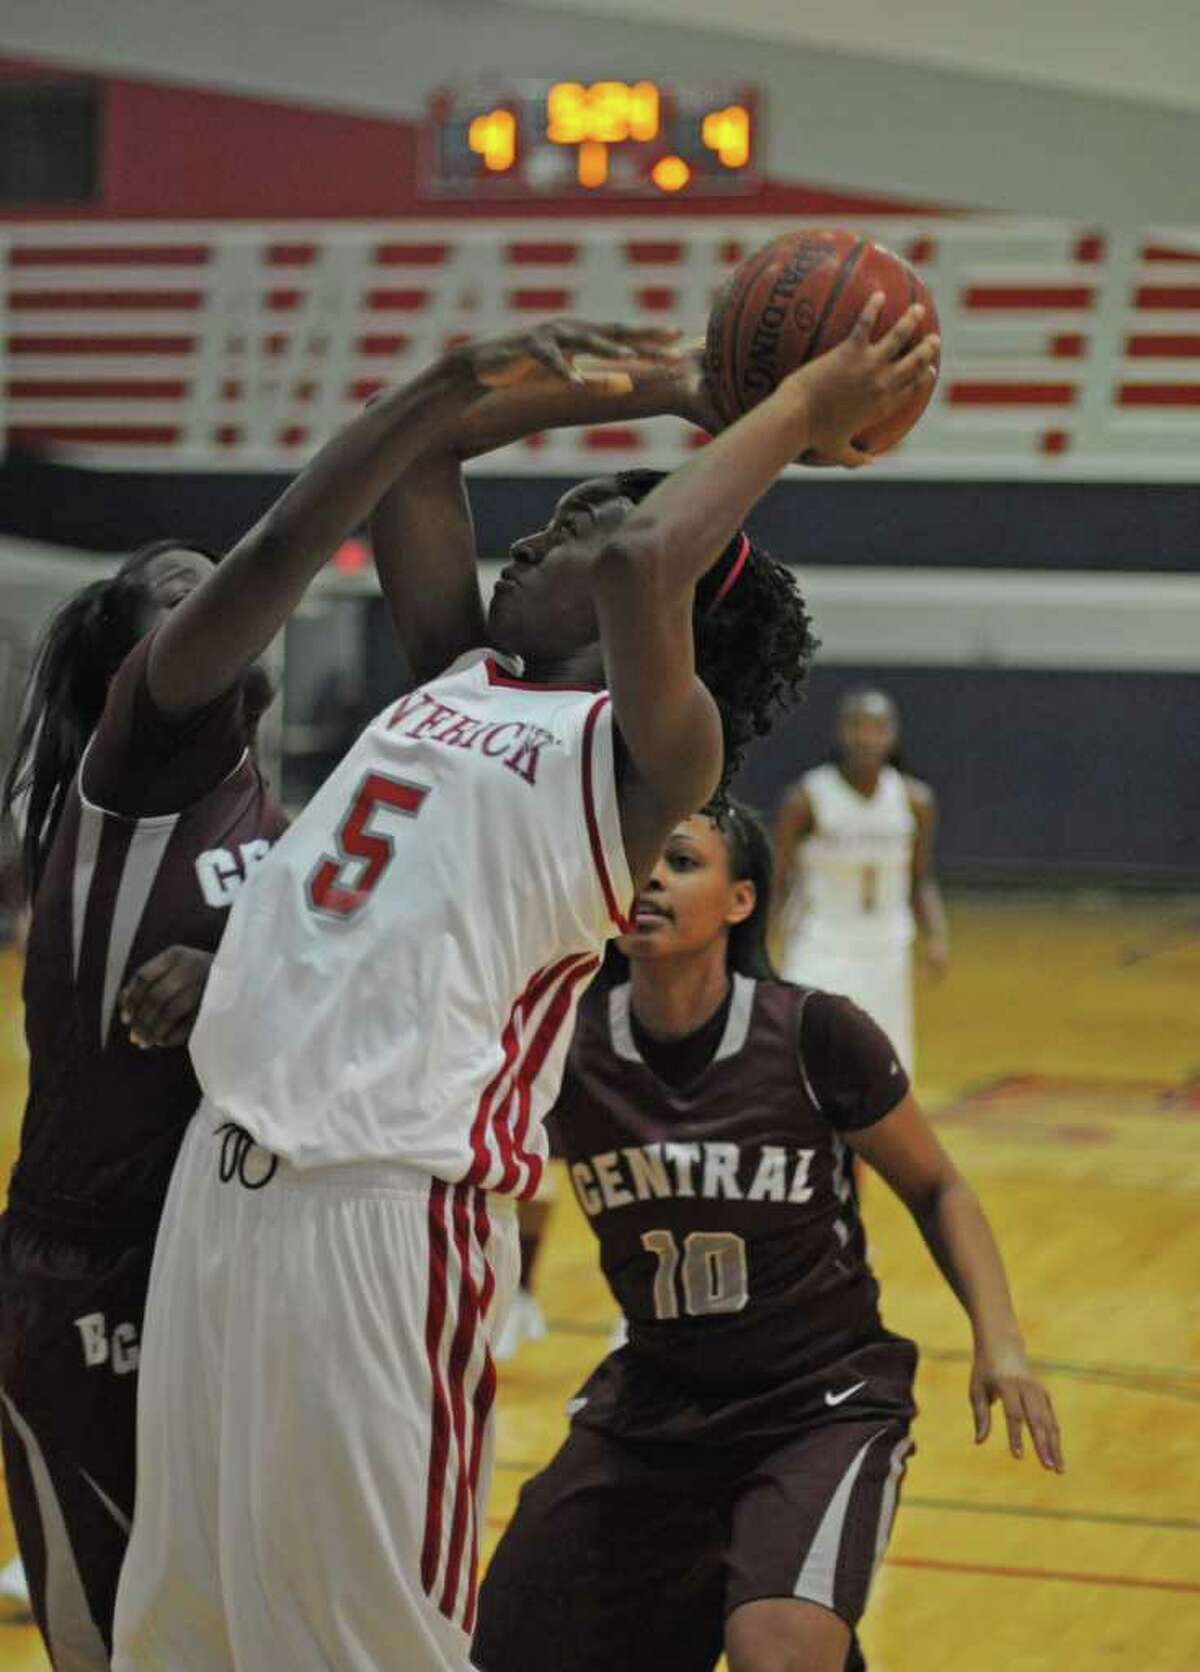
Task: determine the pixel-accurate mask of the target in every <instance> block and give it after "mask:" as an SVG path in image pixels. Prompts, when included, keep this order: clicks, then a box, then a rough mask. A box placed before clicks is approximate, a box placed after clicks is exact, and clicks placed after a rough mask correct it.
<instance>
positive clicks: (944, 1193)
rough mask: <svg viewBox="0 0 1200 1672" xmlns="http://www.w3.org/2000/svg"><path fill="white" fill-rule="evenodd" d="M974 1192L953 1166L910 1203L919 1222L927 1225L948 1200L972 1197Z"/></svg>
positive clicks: (936, 1216)
mask: <svg viewBox="0 0 1200 1672" xmlns="http://www.w3.org/2000/svg"><path fill="white" fill-rule="evenodd" d="M973 1194H974V1192H973V1191H972V1189H971V1187H970V1185H969V1184H968V1183H967V1181H966V1179H964V1178H963V1176H962V1174H961V1173H959V1172H958V1171H956V1170H955V1169H954V1168H951V1169H950V1170H949V1171H948V1172H946V1173H943V1174H939V1176H938V1177H937V1178H936V1179H934V1180H933V1181H932V1183H931V1184H930V1185H929V1187H928V1189H926V1190H925V1191H923V1192H922V1193H921V1195H920V1196H919V1197H918V1198H917V1199H916V1201H914V1202H911V1203H910V1204H909V1205H910V1208H911V1210H912V1215H913V1218H914V1219H915V1220H916V1221H917V1223H918V1224H919V1225H927V1224H931V1223H933V1222H934V1221H935V1220H936V1219H937V1218H938V1217H939V1215H940V1214H941V1212H942V1209H943V1208H944V1207H945V1206H946V1204H947V1202H951V1201H955V1200H961V1199H962V1198H963V1197H971V1196H973Z"/></svg>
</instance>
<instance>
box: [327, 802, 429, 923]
mask: <svg viewBox="0 0 1200 1672" xmlns="http://www.w3.org/2000/svg"><path fill="white" fill-rule="evenodd" d="M428 794H429V786H428V785H427V784H412V783H409V782H408V781H407V780H406V779H404V778H389V777H388V775H387V773H385V772H368V773H367V775H366V777H365V778H364V779H363V781H362V783H361V784H360V785H359V786H358V792H357V794H356V795H355V797H354V800H353V802H352V803H351V805H350V810H349V812H348V813H347V814H346V816H345V818H344V819H343V820H342V822H341V825H340V827H339V829H338V833H337V845H338V851H337V858H336V859H335V858H333V857H331V856H330V855H329V854H326V855H324V856H323V857H322V858H321V859H319V860H318V861H317V863H316V865H315V867H314V868H313V870H312V872H311V874H310V876H309V879H308V882H307V884H306V885H305V891H306V893H307V895H308V903H309V905H310V906H311V907H312V909H313V910H314V911H319V912H326V913H328V914H329V915H330V916H332V917H340V918H343V919H345V918H350V917H353V916H355V914H356V913H357V912H359V911H361V910H362V908H363V906H365V905H366V903H367V901H368V900H369V899H370V897H371V895H372V893H373V892H374V890H375V888H376V886H377V884H378V882H379V879H380V877H382V875H383V873H384V872H385V871H386V870H387V868H388V866H389V865H390V864H391V860H392V853H393V849H394V843H393V841H392V838H391V837H390V836H384V835H381V834H380V832H379V831H378V830H372V829H371V828H370V824H371V819H372V816H373V815H374V814H375V812H376V811H377V810H379V811H381V812H384V813H386V812H391V813H400V814H402V815H403V816H404V817H405V818H410V819H415V818H416V816H417V814H418V813H419V812H420V811H421V805H422V803H423V802H424V800H425V797H426V796H427V795H428ZM356 867H357V868H358V876H357V879H356V880H355V881H354V882H353V883H351V884H348V883H347V881H346V878H347V876H348V875H349V874H352V873H353V871H354V869H355V868H356Z"/></svg>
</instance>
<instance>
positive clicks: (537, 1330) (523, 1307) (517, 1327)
mask: <svg viewBox="0 0 1200 1672" xmlns="http://www.w3.org/2000/svg"><path fill="white" fill-rule="evenodd" d="M545 1334H546V1319H545V1317H544V1316H543V1313H542V1309H541V1307H540V1306H539V1305H538V1303H537V1301H536V1300H535V1299H534V1298H533V1296H532V1295H531V1294H530V1292H529V1290H528V1289H518V1290H517V1293H516V1298H515V1299H514V1301H513V1303H512V1306H511V1307H510V1308H509V1312H508V1317H507V1318H506V1319H505V1320H504V1327H503V1329H502V1330H501V1331H500V1335H499V1338H498V1339H497V1341H496V1345H495V1346H494V1347H493V1348H492V1357H493V1358H494V1359H495V1361H496V1363H497V1364H507V1363H508V1361H509V1360H510V1359H512V1358H515V1357H516V1355H517V1349H518V1348H519V1347H520V1346H521V1345H522V1344H523V1343H524V1342H526V1341H541V1340H542V1339H543V1338H544V1336H545Z"/></svg>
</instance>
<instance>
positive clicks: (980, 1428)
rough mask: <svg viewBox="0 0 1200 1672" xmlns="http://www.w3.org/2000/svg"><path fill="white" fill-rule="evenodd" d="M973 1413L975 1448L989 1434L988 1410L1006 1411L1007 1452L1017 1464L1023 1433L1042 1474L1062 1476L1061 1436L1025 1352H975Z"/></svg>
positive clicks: (1001, 1349)
mask: <svg viewBox="0 0 1200 1672" xmlns="http://www.w3.org/2000/svg"><path fill="white" fill-rule="evenodd" d="M970 1399H971V1409H972V1411H973V1413H974V1416H975V1444H976V1445H982V1444H983V1442H984V1441H985V1440H986V1439H987V1437H988V1435H989V1434H990V1433H991V1428H992V1405H993V1404H994V1403H995V1401H996V1400H999V1401H1000V1404H1001V1405H1002V1406H1003V1408H1004V1420H1005V1424H1006V1426H1007V1428H1008V1449H1009V1451H1011V1452H1012V1454H1013V1456H1014V1457H1015V1458H1017V1459H1018V1460H1019V1459H1020V1458H1022V1457H1023V1456H1024V1455H1025V1447H1024V1430H1025V1429H1026V1428H1028V1430H1029V1432H1030V1434H1031V1435H1032V1436H1033V1443H1034V1447H1035V1448H1036V1450H1037V1455H1038V1461H1039V1462H1040V1463H1041V1465H1042V1468H1043V1469H1051V1470H1053V1471H1054V1472H1055V1473H1056V1474H1062V1473H1063V1471H1064V1470H1065V1468H1066V1463H1065V1462H1064V1460H1063V1447H1062V1436H1061V1435H1060V1434H1059V1431H1058V1419H1057V1417H1056V1416H1055V1414H1054V1406H1053V1404H1052V1403H1051V1401H1050V1395H1049V1394H1048V1393H1047V1391H1046V1389H1045V1388H1044V1387H1043V1386H1042V1384H1041V1382H1039V1381H1038V1379H1037V1377H1036V1376H1034V1375H1033V1373H1032V1372H1031V1370H1030V1368H1029V1363H1028V1360H1027V1359H1026V1357H1025V1353H1024V1349H1023V1348H1021V1347H1020V1346H1017V1345H1015V1344H1013V1345H1008V1346H1005V1347H992V1348H988V1347H986V1346H984V1345H982V1344H979V1345H977V1346H976V1349H975V1362H974V1364H973V1365H972V1367H971V1387H970Z"/></svg>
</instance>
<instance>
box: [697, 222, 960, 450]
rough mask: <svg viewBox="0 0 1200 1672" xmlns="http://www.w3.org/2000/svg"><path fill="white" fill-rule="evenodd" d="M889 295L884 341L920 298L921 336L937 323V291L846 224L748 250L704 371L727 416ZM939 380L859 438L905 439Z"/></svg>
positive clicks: (712, 321)
mask: <svg viewBox="0 0 1200 1672" xmlns="http://www.w3.org/2000/svg"><path fill="white" fill-rule="evenodd" d="M876 290H881V291H882V292H883V294H884V297H885V301H884V305H883V311H882V313H881V314H880V316H879V321H878V323H877V325H876V328H875V335H876V338H878V337H880V336H882V335H883V333H884V332H885V331H888V330H890V329H891V327H892V326H893V325H894V324H895V322H896V321H897V320H898V319H899V318H900V315H901V314H902V313H903V312H904V310H905V309H906V308H907V307H909V306H910V304H912V303H913V302H920V303H921V304H922V305H923V306H924V308H925V318H924V319H923V320H922V322H921V326H920V330H919V334H918V340H919V338H920V337H924V336H926V335H927V334H928V333H929V332H933V331H936V330H937V329H938V321H937V310H936V309H935V307H934V305H933V297H932V296H931V295H930V294H929V291H928V290H927V289H926V287H925V285H924V284H923V283H922V282H921V280H920V278H918V276H917V274H916V273H915V272H914V271H913V269H912V268H911V267H910V266H909V265H908V263H907V262H906V261H902V260H901V258H900V257H899V256H898V255H895V254H893V252H892V251H891V250H889V249H887V248H886V247H885V246H884V245H882V244H876V243H874V242H872V240H871V239H869V238H860V237H859V236H858V235H857V234H856V233H853V232H843V231H839V230H837V229H830V230H821V231H811V230H810V231H804V232H789V233H786V234H785V235H784V236H783V237H781V238H776V239H774V240H773V241H772V242H771V243H770V244H766V245H764V246H763V248H762V249H760V250H756V251H755V252H754V254H753V255H751V256H748V257H747V258H746V260H745V261H743V262H742V264H741V266H740V267H738V268H737V269H736V271H735V272H734V273H733V274H731V276H730V277H729V279H727V280H726V282H725V284H724V286H723V287H722V289H721V292H720V294H719V295H718V297H717V300H716V302H715V303H714V305H713V310H712V313H711V314H710V315H709V321H708V333H707V336H706V339H705V347H704V370H705V380H706V382H707V384H708V390H709V393H710V395H711V396H712V400H713V405H714V406H715V407H716V409H717V412H718V414H719V416H720V417H721V418H722V420H723V421H724V422H725V423H727V424H728V423H732V422H733V420H734V419H735V418H737V417H739V416H740V415H741V414H742V413H743V412H748V411H749V410H750V408H751V407H752V406H756V405H757V404H758V402H759V401H761V400H762V399H763V398H764V397H765V396H767V395H769V394H770V393H771V391H772V390H773V389H775V388H776V387H777V386H778V384H779V383H780V382H781V381H782V379H783V378H784V377H786V376H787V374H788V373H789V372H793V371H795V370H797V368H798V367H800V366H803V365H805V364H806V363H807V362H808V361H809V360H813V359H815V358H816V357H817V355H818V354H823V353H825V351H826V350H827V349H830V348H835V347H836V346H837V344H838V343H840V342H842V341H843V339H844V338H845V337H847V336H848V335H849V333H850V330H851V328H852V326H853V325H854V322H855V320H856V319H857V318H858V316H859V314H860V313H861V312H862V310H863V308H864V307H865V305H866V303H867V301H868V299H869V298H870V296H871V293H872V291H876ZM933 390H934V383H933V380H932V379H929V380H928V381H926V382H924V383H923V384H922V385H921V387H920V389H919V390H918V391H917V392H916V393H915V394H914V395H913V397H912V400H911V401H910V402H909V403H908V404H907V405H906V406H904V407H902V408H901V409H900V410H899V411H898V412H895V413H893V414H892V416H891V417H890V418H888V419H885V420H884V422H883V423H880V424H876V425H873V426H872V427H871V429H869V430H867V431H864V433H863V434H861V435H859V436H856V437H855V441H856V442H857V444H858V445H859V446H861V447H863V448H865V449H866V450H868V451H869V452H872V453H882V452H884V451H885V450H886V449H887V448H889V447H894V446H895V445H896V443H897V442H898V441H900V440H901V439H902V438H903V437H904V436H906V435H907V434H908V432H909V430H911V429H912V427H913V425H914V424H915V423H916V422H917V419H918V418H919V417H920V416H921V414H922V413H923V412H924V410H925V408H926V407H927V406H928V404H929V400H930V397H931V396H932V394H933Z"/></svg>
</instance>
